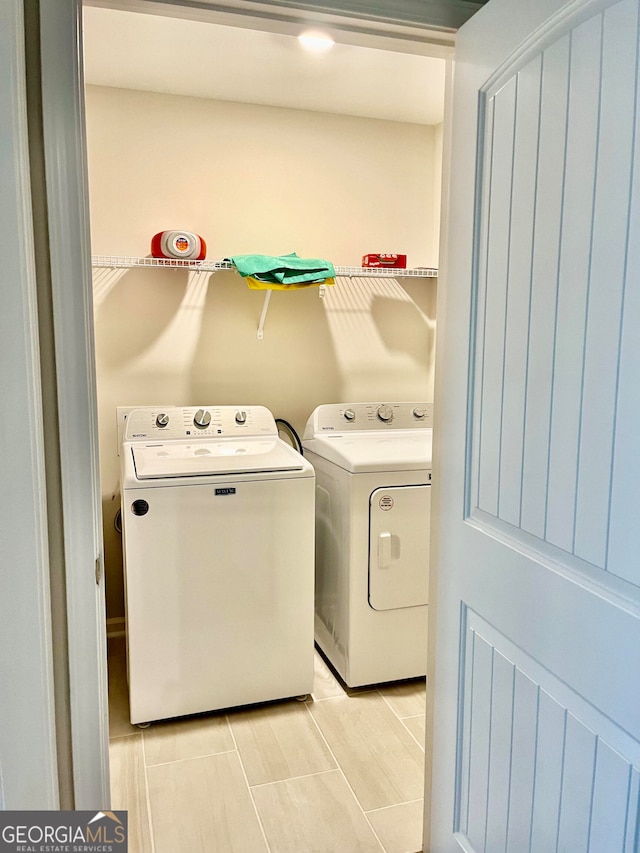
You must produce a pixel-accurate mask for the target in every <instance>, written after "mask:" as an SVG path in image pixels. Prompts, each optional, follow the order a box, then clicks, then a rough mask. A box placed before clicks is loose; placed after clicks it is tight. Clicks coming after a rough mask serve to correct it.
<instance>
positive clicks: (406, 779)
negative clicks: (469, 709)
mask: <svg viewBox="0 0 640 853" xmlns="http://www.w3.org/2000/svg"><path fill="white" fill-rule="evenodd" d="M424 705H425V683H424V679H418V680H415V681H409V682H402V683H399V684H393V685H383V686H380V687H378V688H362V689H358V690H350V689H348V688H345V687H343V686H342V685H341V684H340V683H339V681H338V680H337V679H336V678H335V676H334V675H333V673H332V671H331V670H330V668H329V667H328V666H327V664H326V663H325V661H324V660H323V658H322V657H321V656H320V655H319V654H318V653H317V652H316V678H315V686H314V691H313V694H312V695H311V696H310V697H309V698H308V700H307V701H306V702H300V701H297V700H295V699H293V700H288V701H283V702H274V703H270V704H267V705H260V706H252V707H250V708H241V709H237V710H230V711H227V712H221V713H211V714H206V715H201V716H198V717H192V718H189V719H185V720H180V721H177V722H161V723H155V724H153V725H152V726H150V727H149V728H147V729H143V730H141V729H138V728H136V727H134V726H131V725H130V723H129V709H128V700H127V688H126V677H125V659H124V640H121V639H114V640H110V641H109V711H110V734H111V741H110V757H111V792H112V797H113V799H112V807H113V808H114V809H128V811H129V836H130V841H129V850H130V853H361V852H362V853H369V851H370V853H382V851H384V853H418V851H421V850H422V841H421V838H422V795H423V774H424V748H423V743H424Z"/></svg>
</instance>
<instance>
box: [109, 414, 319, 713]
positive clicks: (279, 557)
mask: <svg viewBox="0 0 640 853" xmlns="http://www.w3.org/2000/svg"><path fill="white" fill-rule="evenodd" d="M121 485H122V526H123V548H124V563H125V597H126V616H127V668H128V679H129V696H130V707H131V722H132V723H142V722H148V721H151V720H158V719H164V718H169V717H179V716H183V715H187V714H196V713H199V712H202V711H211V710H215V709H220V708H227V707H231V706H236V705H247V704H251V703H255V702H264V701H267V700H272V699H281V698H284V697H289V696H298V695H303V694H306V693H309V692H310V691H311V690H312V687H313V574H314V565H313V562H314V545H313V542H314V472H313V468H312V467H311V465H310V464H309V462H307V461H306V460H305V459H303V457H302V456H301V455H300V454H299V453H297V452H296V451H295V450H294V449H293V448H292V447H291V446H290V445H289V444H287V443H286V442H284V441H282V440H281V439H280V438H279V437H278V433H277V427H276V424H275V421H274V419H273V416H272V415H271V413H270V412H269V411H268V410H267V409H265V408H264V407H262V406H250V407H245V408H236V407H232V406H218V407H199V408H198V407H188V408H174V407H168V408H158V409H150V408H144V409H142V408H141V409H137V410H134V411H133V412H131V413H130V414H129V416H128V418H127V421H126V427H125V433H124V442H123V446H122V452H121Z"/></svg>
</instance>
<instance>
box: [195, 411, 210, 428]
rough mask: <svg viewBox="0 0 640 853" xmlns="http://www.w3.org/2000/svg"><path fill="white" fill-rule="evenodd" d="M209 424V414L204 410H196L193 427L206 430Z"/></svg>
mask: <svg viewBox="0 0 640 853" xmlns="http://www.w3.org/2000/svg"><path fill="white" fill-rule="evenodd" d="M210 423H211V412H207V411H206V409H198V411H197V412H196V416H195V418H194V419H193V425H194V426H197V427H198V429H206V428H207V427H208V426H209V424H210Z"/></svg>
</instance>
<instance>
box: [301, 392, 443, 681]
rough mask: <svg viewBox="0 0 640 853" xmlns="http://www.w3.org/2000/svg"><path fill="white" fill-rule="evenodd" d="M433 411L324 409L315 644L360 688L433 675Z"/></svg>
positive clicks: (316, 430) (311, 426)
mask: <svg viewBox="0 0 640 853" xmlns="http://www.w3.org/2000/svg"><path fill="white" fill-rule="evenodd" d="M432 419H433V407H432V404H431V403H389V404H379V403H354V404H352V405H345V404H338V405H325V406H319V407H318V408H317V409H316V410H315V411H314V412H313V414H312V415H311V417H310V419H309V421H308V423H307V426H306V429H305V432H304V438H303V446H304V452H305V458H307V459H308V460H309V461H310V462H311V463H312V465H313V466H314V468H315V471H316V589H315V637H316V642H317V643H318V645H319V646H320V648H321V649H322V650H323V652H324V653H325V654H326V656H327V657H328V658H329V660H330V661H331V663H332V664H333V666H334V667H335V669H336V670H337V671H338V672H339V673H340V675H341V677H342V678H343V679H344V681H345V682H346V683H347V684H348V685H350V686H351V687H356V686H359V685H364V684H376V683H380V682H384V681H395V680H399V679H405V678H413V677H416V676H421V675H424V674H425V673H426V665H427V603H428V585H429V523H430V510H431V437H432Z"/></svg>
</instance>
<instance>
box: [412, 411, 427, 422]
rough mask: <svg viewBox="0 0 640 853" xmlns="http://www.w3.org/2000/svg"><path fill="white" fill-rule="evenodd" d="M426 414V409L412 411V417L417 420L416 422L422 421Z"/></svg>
mask: <svg viewBox="0 0 640 853" xmlns="http://www.w3.org/2000/svg"><path fill="white" fill-rule="evenodd" d="M426 414H427V410H426V409H414V410H413V416H414V418H418V420H422V419H423V418H424V416H425V415H426Z"/></svg>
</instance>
